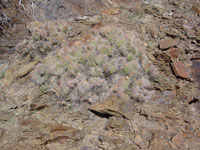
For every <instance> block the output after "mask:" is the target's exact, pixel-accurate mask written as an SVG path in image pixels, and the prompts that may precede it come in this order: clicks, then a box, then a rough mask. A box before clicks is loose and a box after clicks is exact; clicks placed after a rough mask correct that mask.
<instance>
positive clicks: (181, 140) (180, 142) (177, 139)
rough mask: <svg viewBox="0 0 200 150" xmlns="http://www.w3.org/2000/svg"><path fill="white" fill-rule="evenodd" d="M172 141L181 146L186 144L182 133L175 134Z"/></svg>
mask: <svg viewBox="0 0 200 150" xmlns="http://www.w3.org/2000/svg"><path fill="white" fill-rule="evenodd" d="M172 141H173V142H174V143H175V144H176V145H177V146H178V147H180V146H183V145H184V143H185V142H184V141H185V140H184V138H183V137H181V136H180V135H178V134H177V135H175V136H174V137H173V138H172Z"/></svg>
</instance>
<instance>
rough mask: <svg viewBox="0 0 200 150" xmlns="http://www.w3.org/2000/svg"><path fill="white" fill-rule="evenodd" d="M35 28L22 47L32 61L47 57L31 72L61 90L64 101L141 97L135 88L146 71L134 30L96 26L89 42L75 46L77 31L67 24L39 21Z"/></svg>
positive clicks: (42, 82)
mask: <svg viewBox="0 0 200 150" xmlns="http://www.w3.org/2000/svg"><path fill="white" fill-rule="evenodd" d="M29 29H30V31H31V32H32V37H30V38H29V39H28V40H25V41H23V42H22V43H20V44H18V45H17V47H16V49H17V51H18V52H19V53H21V54H23V55H22V56H24V57H27V58H28V59H29V60H34V59H39V60H40V61H41V60H42V61H41V63H39V64H38V65H37V66H36V67H35V69H34V70H33V71H32V72H31V74H30V76H31V81H33V82H35V84H36V85H38V86H48V87H49V89H52V90H53V89H57V90H56V92H57V94H58V95H62V96H63V95H65V96H64V99H67V100H71V101H72V102H80V103H81V102H83V101H87V102H90V103H93V102H96V101H99V100H103V99H105V98H107V97H108V96H110V95H112V94H114V93H117V94H128V95H129V96H131V97H132V96H136V95H134V91H135V90H138V89H140V88H139V87H137V85H136V84H135V82H136V81H137V80H140V79H141V78H142V75H143V74H144V72H143V70H142V68H141V66H140V63H139V62H140V61H141V60H139V59H142V57H137V56H138V55H141V56H142V53H141V52H142V51H140V49H138V48H137V47H135V42H137V41H135V38H134V33H133V32H131V31H124V30H123V28H121V27H117V26H115V27H113V26H112V28H111V26H105V27H102V28H100V29H99V30H93V29H92V30H91V33H92V34H90V36H89V38H88V40H87V41H84V40H82V39H83V38H84V37H79V38H77V39H75V40H74V42H73V43H72V44H71V43H70V42H71V41H70V39H69V36H70V34H72V33H70V32H69V31H70V26H68V25H67V24H66V23H65V22H61V21H60V22H56V23H47V24H44V23H39V22H35V23H33V24H32V25H29ZM54 91H55V90H54ZM141 91H142V90H141ZM139 93H140V92H139ZM141 93H143V92H141Z"/></svg>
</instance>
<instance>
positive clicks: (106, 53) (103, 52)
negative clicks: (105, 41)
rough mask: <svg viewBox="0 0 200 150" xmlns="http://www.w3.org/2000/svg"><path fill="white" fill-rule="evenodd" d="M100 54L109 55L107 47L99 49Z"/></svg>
mask: <svg viewBox="0 0 200 150" xmlns="http://www.w3.org/2000/svg"><path fill="white" fill-rule="evenodd" d="M100 52H101V54H105V55H110V50H109V49H108V48H107V47H103V48H101V49H100Z"/></svg>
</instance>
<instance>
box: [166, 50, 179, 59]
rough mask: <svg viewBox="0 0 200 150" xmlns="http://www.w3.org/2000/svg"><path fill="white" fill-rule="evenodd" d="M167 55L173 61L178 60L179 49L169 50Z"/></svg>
mask: <svg viewBox="0 0 200 150" xmlns="http://www.w3.org/2000/svg"><path fill="white" fill-rule="evenodd" d="M168 53H169V55H170V56H171V58H173V59H175V58H178V56H179V53H180V49H179V48H170V49H169V50H168Z"/></svg>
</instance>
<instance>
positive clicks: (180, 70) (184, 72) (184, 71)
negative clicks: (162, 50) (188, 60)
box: [171, 61, 190, 79]
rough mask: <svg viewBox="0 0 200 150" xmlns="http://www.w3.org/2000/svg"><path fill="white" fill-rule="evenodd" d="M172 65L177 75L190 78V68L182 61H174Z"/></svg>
mask: <svg viewBox="0 0 200 150" xmlns="http://www.w3.org/2000/svg"><path fill="white" fill-rule="evenodd" d="M171 66H172V69H173V71H174V73H175V75H176V76H177V77H181V78H184V79H189V78H190V75H189V72H188V68H187V67H186V66H185V65H184V64H183V63H181V62H180V61H172V63H171Z"/></svg>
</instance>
